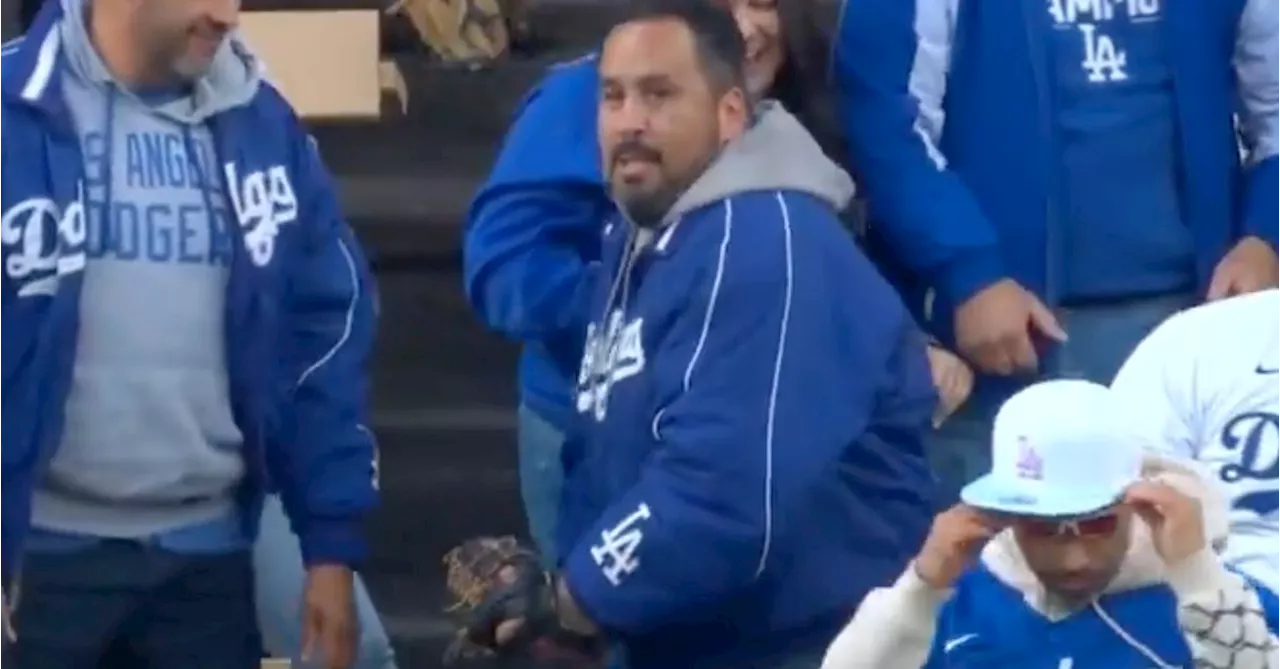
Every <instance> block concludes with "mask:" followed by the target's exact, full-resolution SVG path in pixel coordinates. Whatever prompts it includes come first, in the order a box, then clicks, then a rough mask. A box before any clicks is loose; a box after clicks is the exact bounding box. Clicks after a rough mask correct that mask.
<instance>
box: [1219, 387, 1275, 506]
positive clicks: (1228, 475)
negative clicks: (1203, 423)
mask: <svg viewBox="0 0 1280 669" xmlns="http://www.w3.org/2000/svg"><path fill="white" fill-rule="evenodd" d="M1222 445H1223V447H1225V448H1226V449H1227V450H1228V451H1230V452H1232V453H1234V454H1236V455H1238V456H1239V459H1238V460H1237V461H1236V462H1233V463H1230V464H1226V465H1223V466H1222V468H1221V469H1219V470H1218V475H1219V476H1220V477H1221V478H1222V480H1223V481H1224V482H1226V483H1239V482H1241V481H1246V480H1250V481H1268V482H1270V485H1267V486H1263V487H1262V488H1261V489H1259V490H1256V491H1252V492H1247V493H1245V494H1243V495H1240V496H1238V497H1236V499H1235V502H1234V503H1233V504H1232V506H1234V507H1235V508H1236V509H1241V510H1245V511H1252V512H1254V513H1256V514H1259V515H1264V516H1265V515H1268V514H1272V513H1275V512H1276V511H1277V509H1280V497H1277V495H1276V488H1275V485H1276V483H1275V482H1276V480H1277V479H1280V417H1277V416H1276V414H1273V413H1267V412H1265V411H1249V412H1246V413H1242V414H1240V415H1239V416H1236V417H1235V418H1232V419H1231V420H1230V421H1229V422H1228V423H1227V424H1226V426H1225V427H1223V429H1222Z"/></svg>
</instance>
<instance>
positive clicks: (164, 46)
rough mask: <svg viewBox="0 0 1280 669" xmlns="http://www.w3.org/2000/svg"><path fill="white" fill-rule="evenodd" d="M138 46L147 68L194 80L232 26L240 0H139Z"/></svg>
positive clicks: (170, 75)
mask: <svg viewBox="0 0 1280 669" xmlns="http://www.w3.org/2000/svg"><path fill="white" fill-rule="evenodd" d="M136 11H137V14H135V16H136V21H137V27H138V30H137V37H138V42H139V44H138V47H139V48H141V49H142V51H143V53H144V54H145V59H146V62H147V65H148V69H150V70H151V71H153V72H155V73H157V74H159V75H163V76H165V77H166V78H176V79H177V80H179V81H194V80H195V79H198V78H200V77H201V76H203V75H204V74H205V73H206V72H208V70H209V67H210V65H212V63H213V56H214V54H216V53H217V51H218V49H219V48H220V47H221V46H222V43H223V42H224V41H226V39H227V37H228V35H229V34H230V33H231V30H232V29H233V28H235V26H236V23H237V20H238V17H239V13H240V0H138V5H137V7H136Z"/></svg>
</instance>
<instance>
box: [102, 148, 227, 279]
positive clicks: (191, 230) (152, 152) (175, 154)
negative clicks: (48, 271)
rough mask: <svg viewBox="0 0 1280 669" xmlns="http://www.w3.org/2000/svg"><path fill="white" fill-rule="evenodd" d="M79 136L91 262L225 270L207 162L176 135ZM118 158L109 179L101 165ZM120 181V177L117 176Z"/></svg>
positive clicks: (218, 203) (220, 212)
mask: <svg viewBox="0 0 1280 669" xmlns="http://www.w3.org/2000/svg"><path fill="white" fill-rule="evenodd" d="M107 140H108V138H107V137H106V136H105V135H104V134H103V133H101V132H89V133H86V134H85V135H84V136H83V137H82V141H81V146H82V147H83V151H84V155H85V175H86V178H85V181H86V184H87V186H88V188H87V190H88V194H87V195H88V196H87V198H86V200H87V202H86V207H87V210H88V219H89V240H88V246H87V253H88V256H89V258H91V259H95V260H101V259H109V260H118V261H124V262H147V263H173V264H183V265H212V266H221V267H227V266H230V264H231V258H232V249H231V243H232V241H231V235H230V230H229V228H228V227H227V226H228V222H227V214H226V205H225V204H224V198H223V195H222V193H221V190H220V185H219V183H218V174H217V170H214V169H211V167H206V166H212V164H213V162H212V160H210V159H209V158H210V157H209V156H205V155H202V154H203V152H202V150H201V148H200V147H201V145H200V143H198V142H195V141H193V140H190V138H186V137H184V136H183V134H182V133H181V132H179V131H176V130H175V131H173V132H129V133H124V134H123V135H119V136H116V137H115V138H114V141H116V142H122V143H123V145H124V151H123V152H122V153H121V152H119V151H118V150H116V149H117V148H118V147H112V146H109V144H110V142H108V141H107ZM109 150H110V151H111V153H112V154H114V155H115V156H117V157H122V158H123V160H122V161H121V160H119V158H117V160H116V162H115V163H114V168H115V169H117V170H120V171H122V172H123V174H112V172H113V170H112V169H109V167H108V166H109V163H108V160H109V159H110V158H111V156H109V155H108V151H109ZM121 177H123V178H121Z"/></svg>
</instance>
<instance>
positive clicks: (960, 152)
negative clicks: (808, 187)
mask: <svg viewBox="0 0 1280 669" xmlns="http://www.w3.org/2000/svg"><path fill="white" fill-rule="evenodd" d="M1276 54H1277V17H1276V4H1275V2H1274V1H1272V0H1222V1H1220V2H1175V1H1168V2H1163V1H1158V0H1142V1H1137V0H1135V1H1133V2H1127V3H1114V2H1094V1H1090V2H1083V3H1082V2H1065V1H1061V2H1060V1H1058V0H1055V1H1054V2H1049V3H1047V4H1046V2H1045V0H1011V1H1010V2H1007V3H999V4H998V6H996V5H993V4H992V3H988V2H981V1H975V0H906V1H904V0H847V1H846V2H845V3H844V4H843V8H842V11H841V19H840V22H839V29H838V35H837V39H836V48H835V53H834V62H833V74H834V77H835V84H836V86H837V89H838V91H839V92H840V94H841V95H842V96H843V98H844V99H843V101H842V102H843V104H842V116H843V119H844V124H845V126H846V128H847V129H848V132H849V134H850V143H851V151H852V154H853V159H854V162H855V163H856V164H857V165H858V166H859V169H860V174H861V176H862V178H863V182H862V185H863V186H864V187H865V189H866V193H867V195H868V198H869V203H870V208H871V218H872V220H873V224H872V232H873V234H874V235H875V236H877V237H878V238H879V240H880V241H881V242H882V243H884V244H886V245H887V246H888V248H889V249H890V250H891V251H892V255H893V257H894V258H895V259H896V260H898V261H900V262H902V263H904V264H906V265H907V267H908V269H910V270H911V271H912V272H914V273H915V274H916V275H918V276H919V277H920V278H921V279H922V280H921V282H920V284H921V285H920V286H919V289H920V291H921V293H922V294H921V295H916V296H913V298H912V299H911V302H912V304H914V305H917V306H921V308H923V305H924V304H925V303H926V300H925V299H923V292H924V291H926V290H928V289H933V290H934V291H936V300H934V301H933V303H932V304H933V308H932V309H931V310H930V313H929V314H927V315H929V316H931V317H932V319H931V323H930V325H931V327H932V329H933V331H934V333H935V334H936V335H938V336H939V337H940V338H941V339H943V340H944V341H947V342H950V341H951V339H952V336H953V333H952V322H951V320H952V317H953V313H954V310H955V307H956V306H957V305H959V304H962V303H963V302H964V301H965V300H966V299H968V298H969V297H971V296H972V295H974V294H975V293H976V292H978V291H979V290H981V289H982V288H984V287H986V286H988V285H990V284H992V283H994V282H995V281H997V280H999V279H1001V278H1004V277H1011V278H1013V279H1016V280H1017V281H1018V282H1019V283H1021V284H1022V285H1024V286H1025V287H1027V288H1028V289H1029V290H1031V291H1033V292H1035V293H1037V294H1038V295H1040V296H1042V297H1043V298H1045V299H1046V300H1047V301H1048V302H1049V303H1050V304H1061V303H1063V302H1064V301H1070V300H1073V299H1082V298H1083V299H1090V298H1100V299H1123V298H1125V297H1140V296H1142V295H1147V294H1153V293H1158V292H1162V291H1166V290H1181V289H1185V288H1198V289H1200V290H1203V289H1204V287H1205V286H1207V283H1208V280H1209V277H1210V276H1211V273H1212V271H1213V269H1214V267H1215V265H1216V263H1217V262H1218V261H1219V260H1221V258H1222V257H1223V255H1224V254H1225V253H1226V252H1227V250H1228V249H1229V248H1231V246H1232V245H1233V244H1234V243H1235V242H1236V241H1237V240H1239V239H1240V238H1241V237H1242V236H1245V235H1255V236H1257V237H1260V238H1261V239H1263V240H1266V241H1267V242H1269V243H1270V244H1271V245H1272V246H1273V247H1274V246H1275V245H1276V238H1277V227H1278V226H1280V207H1278V205H1277V202H1278V201H1280V190H1278V187H1277V183H1278V181H1280V175H1278V172H1277V157H1276V154H1277V71H1278V69H1280V68H1278V67H1277V62H1276V59H1277V55H1276ZM1237 112H1239V115H1238V117H1237ZM1237 118H1238V121H1239V122H1238V124H1237V122H1236V121H1237ZM1237 130H1239V135H1240V137H1241V138H1242V139H1243V147H1244V151H1243V152H1242V151H1241V145H1240V144H1239V143H1238V142H1237ZM926 320H928V319H926Z"/></svg>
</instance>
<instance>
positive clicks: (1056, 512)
mask: <svg viewBox="0 0 1280 669" xmlns="http://www.w3.org/2000/svg"><path fill="white" fill-rule="evenodd" d="M1140 443H1141V440H1140V439H1137V438H1135V437H1134V435H1133V434H1132V429H1131V428H1130V427H1129V425H1128V423H1127V422H1126V417H1125V416H1124V411H1123V407H1121V406H1120V405H1118V404H1117V403H1116V402H1115V400H1114V397H1113V395H1112V394H1111V391H1110V390H1108V389H1107V388H1106V387H1104V386H1100V385H1096V384H1093V383H1090V382H1087V381H1078V380H1059V381H1048V382H1044V383H1040V384H1036V385H1033V386H1030V387H1028V388H1026V389H1025V390H1023V391H1022V392H1020V393H1018V394H1016V395H1014V396H1013V397H1012V398H1010V399H1009V400H1008V401H1007V402H1006V403H1005V404H1004V406H1003V407H1002V408H1001V409H1000V412H999V413H998V414H997V416H996V420H995V426H994V430H993V434H992V470H991V472H990V473H989V474H987V475H986V476H984V477H982V478H980V479H978V480H976V481H974V482H973V483H971V484H969V485H968V486H967V487H965V488H964V489H963V491H962V493H961V499H962V502H961V503H960V504H959V505H957V506H955V507H953V508H951V509H949V510H947V511H945V512H943V513H942V514H940V515H939V516H938V517H937V518H936V519H935V521H934V524H933V529H932V531H931V533H930V535H929V538H928V539H927V540H926V541H925V544H924V547H923V548H922V549H921V551H920V553H919V555H918V556H917V557H916V559H915V561H914V562H913V563H912V564H911V566H910V567H908V569H907V571H906V572H905V573H904V574H903V575H902V576H901V577H900V578H899V579H898V581H897V582H896V583H895V584H894V585H893V586H891V587H887V588H881V589H878V590H875V591H873V592H872V593H871V594H870V595H868V596H867V598H866V599H865V600H864V601H863V603H862V605H861V606H860V607H859V609H858V611H857V613H856V614H855V615H854V617H853V620H852V621H850V623H849V624H848V626H846V627H845V629H844V630H843V631H842V632H841V633H840V635H839V636H838V637H837V638H836V640H835V641H834V642H833V643H832V645H831V647H830V648H829V649H828V651H827V655H826V657H825V659H824V661H823V664H822V667H823V669H920V668H921V667H924V668H925V669H943V668H947V667H957V668H958V667H980V668H991V669H1006V668H1007V669H1012V668H1015V667H1016V668H1017V669H1094V668H1099V667H1102V668H1109V667H1116V668H1119V667H1124V668H1126V669H1127V668H1129V667H1158V668H1161V669H1168V668H1173V667H1193V666H1194V667H1197V668H1221V669H1273V668H1274V667H1276V666H1277V651H1276V641H1275V636H1274V635H1275V607H1276V602H1275V595H1274V594H1273V593H1271V592H1270V591H1268V590H1266V589H1265V588H1261V587H1260V586H1256V585H1254V584H1253V582H1252V581H1250V580H1249V579H1247V578H1246V577H1244V576H1241V575H1238V574H1236V573H1235V572H1232V571H1229V570H1228V569H1227V568H1225V567H1224V566H1223V563H1222V562H1221V561H1220V560H1219V559H1218V557H1217V555H1216V554H1215V547H1216V545H1217V544H1218V542H1219V540H1220V539H1221V538H1222V536H1223V535H1224V534H1225V529H1226V528H1225V525H1226V520H1225V515H1226V511H1225V502H1224V500H1222V499H1220V498H1218V497H1216V496H1215V494H1214V489H1213V487H1212V486H1210V485H1207V482H1206V481H1204V480H1203V479H1200V478H1198V477H1197V476H1196V475H1195V472H1194V470H1192V469H1189V468H1182V467H1178V466H1177V464H1176V463H1175V462H1173V461H1170V460H1162V459H1154V458H1144V455H1143V451H1142V448H1141V446H1140ZM1264 600H1265V601H1266V605H1264V603H1263V602H1264Z"/></svg>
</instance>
